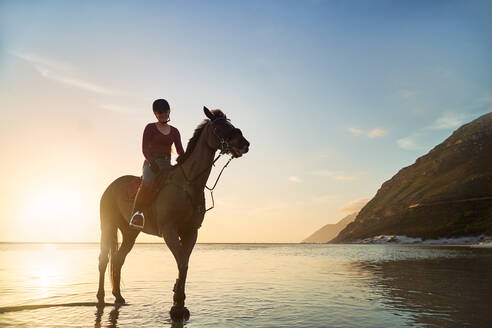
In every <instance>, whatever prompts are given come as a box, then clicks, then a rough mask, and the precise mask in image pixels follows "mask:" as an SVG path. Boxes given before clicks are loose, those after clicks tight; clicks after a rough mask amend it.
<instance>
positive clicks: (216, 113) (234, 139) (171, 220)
mask: <svg viewBox="0 0 492 328" xmlns="http://www.w3.org/2000/svg"><path fill="white" fill-rule="evenodd" d="M203 111H204V112H205V115H206V116H207V117H208V119H206V120H204V121H203V123H201V124H200V125H199V126H198V127H197V128H196V130H195V132H194V134H193V137H192V138H191V139H190V141H189V143H188V146H187V147H186V152H185V153H184V154H183V155H182V156H180V157H178V159H177V162H178V164H177V165H176V166H174V167H173V168H172V170H171V172H170V173H169V175H168V177H167V179H166V181H165V184H164V186H163V188H162V189H161V190H160V191H159V193H158V195H157V197H156V199H155V201H154V202H153V204H152V207H153V213H155V215H154V217H155V224H154V227H150V228H148V229H144V232H145V233H150V234H153V235H157V236H162V237H164V240H165V242H166V244H167V246H168V247H169V249H170V250H171V252H172V254H173V255H174V258H175V259H176V263H177V265H178V270H179V275H178V279H177V280H176V284H175V285H174V289H173V291H174V297H173V307H172V308H171V311H170V314H171V317H172V318H173V319H175V320H182V319H185V320H187V319H188V318H189V311H188V310H187V309H186V308H185V306H184V301H185V283H186V275H187V272H188V262H189V259H190V255H191V252H192V250H193V247H194V246H195V243H196V239H197V235H198V228H199V227H200V226H201V223H202V221H203V218H204V216H205V212H206V211H205V197H204V187H205V184H206V182H207V179H208V177H209V175H210V171H211V169H212V165H213V162H214V156H215V153H216V152H217V150H220V152H221V153H227V154H230V155H231V156H232V157H241V156H242V155H243V154H245V153H247V152H248V148H249V142H248V141H247V140H246V139H245V138H244V137H243V135H242V132H241V130H239V129H237V128H235V127H234V126H233V125H232V124H231V123H230V121H229V120H228V119H227V118H226V116H225V115H224V113H222V112H221V111H220V110H212V111H210V110H208V109H207V108H206V107H204V108H203ZM135 179H137V177H135V176H129V175H127V176H122V177H120V178H118V179H116V180H115V181H113V182H112V183H111V184H110V185H109V186H108V188H107V189H106V190H105V191H104V194H103V195H102V197H101V204H100V214H101V253H100V255H99V290H98V292H97V298H98V301H99V303H104V274H105V271H106V266H107V264H108V262H109V261H110V260H111V267H110V269H111V270H110V273H111V282H112V287H113V288H112V289H113V290H112V293H113V295H114V296H115V298H116V300H115V302H116V303H120V304H122V303H125V299H124V298H123V297H122V296H121V290H120V277H121V267H122V266H123V263H124V262H125V257H126V255H127V254H128V253H129V252H130V251H131V249H132V247H133V245H134V244H135V240H136V238H137V236H138V234H139V233H140V231H139V230H135V229H133V228H131V227H130V226H129V225H128V222H129V220H130V214H131V205H132V204H131V202H130V201H128V200H125V198H124V197H123V196H124V193H125V192H126V191H127V189H128V185H129V184H130V183H132V182H135ZM118 229H120V231H121V234H122V236H123V241H122V243H121V245H120V247H119V248H118V238H117V230H118Z"/></svg>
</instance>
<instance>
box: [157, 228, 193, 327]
mask: <svg viewBox="0 0 492 328" xmlns="http://www.w3.org/2000/svg"><path fill="white" fill-rule="evenodd" d="M163 236H164V240H165V241H166V244H167V246H168V247H169V249H170V250H171V252H172V253H173V255H174V258H175V260H176V264H177V265H178V271H179V274H178V279H177V280H176V284H175V285H174V289H173V291H174V296H173V304H174V305H173V307H172V308H171V311H170V314H171V317H172V318H173V319H185V320H187V319H188V318H189V315H190V314H189V311H188V309H186V308H185V307H184V301H185V298H186V295H185V283H186V276H187V274H188V262H189V259H190V254H191V251H192V250H193V246H195V243H196V238H197V231H196V230H195V231H193V232H192V233H188V234H186V235H184V236H182V239H181V240H180V238H179V234H178V232H177V231H176V230H175V229H174V228H173V227H171V226H168V227H165V228H164V229H163Z"/></svg>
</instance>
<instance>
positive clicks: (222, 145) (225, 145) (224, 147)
mask: <svg viewBox="0 0 492 328" xmlns="http://www.w3.org/2000/svg"><path fill="white" fill-rule="evenodd" d="M217 121H226V123H227V124H229V125H231V126H232V124H231V123H229V122H230V120H229V119H227V118H225V117H219V118H216V119H214V120H211V121H210V123H211V124H212V133H213V134H214V136H215V137H216V138H217V139H218V140H219V150H220V154H221V155H223V154H229V153H230V152H231V147H230V146H229V142H228V141H227V139H226V138H224V137H222V136H220V135H219V134H218V133H217V127H216V126H215V124H214V123H215V122H217Z"/></svg>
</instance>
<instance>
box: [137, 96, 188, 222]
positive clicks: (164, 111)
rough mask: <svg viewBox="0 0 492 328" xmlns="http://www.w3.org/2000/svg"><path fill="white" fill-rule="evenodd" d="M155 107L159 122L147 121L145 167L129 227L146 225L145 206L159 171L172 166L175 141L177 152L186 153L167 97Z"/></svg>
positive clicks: (143, 147)
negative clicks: (170, 116)
mask: <svg viewBox="0 0 492 328" xmlns="http://www.w3.org/2000/svg"><path fill="white" fill-rule="evenodd" d="M152 110H153V111H154V115H155V117H156V118H157V122H156V123H149V124H147V126H146V127H145V130H144V133H143V140H142V152H143V154H144V157H145V161H144V163H143V167H142V171H143V174H142V182H141V184H140V187H139V188H138V191H137V195H136V196H135V201H134V203H133V211H132V213H133V215H132V218H131V219H130V226H132V227H134V228H137V229H140V230H141V229H143V227H144V224H145V217H144V213H143V205H144V203H145V201H146V200H147V199H148V197H149V196H148V195H149V193H150V192H151V188H152V187H153V184H154V182H155V179H156V177H157V175H158V174H159V173H160V172H162V171H163V170H168V169H169V168H171V146H172V145H173V144H174V146H175V147H176V151H177V152H178V155H183V154H184V150H183V146H182V145H181V136H180V134H179V131H178V129H176V128H175V127H174V126H172V125H170V124H168V122H169V121H170V119H169V114H170V112H171V108H170V107H169V103H168V102H167V101H166V100H165V99H157V100H156V101H154V103H153V104H152Z"/></svg>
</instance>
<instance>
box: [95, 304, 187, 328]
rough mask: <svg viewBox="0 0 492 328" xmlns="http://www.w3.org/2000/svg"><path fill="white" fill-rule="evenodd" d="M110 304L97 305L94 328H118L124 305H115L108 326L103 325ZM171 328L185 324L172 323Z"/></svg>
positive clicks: (180, 327) (179, 322) (179, 327)
mask: <svg viewBox="0 0 492 328" xmlns="http://www.w3.org/2000/svg"><path fill="white" fill-rule="evenodd" d="M107 305H108V304H97V305H96V312H95V316H96V319H95V321H94V328H103V327H104V328H117V327H118V317H119V316H120V308H121V306H122V305H114V307H113V308H112V309H111V311H110V312H109V317H108V323H107V325H104V326H103V325H102V324H101V322H102V319H103V316H104V308H105V307H106V306H107ZM170 323H171V328H183V327H184V322H182V321H170Z"/></svg>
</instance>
